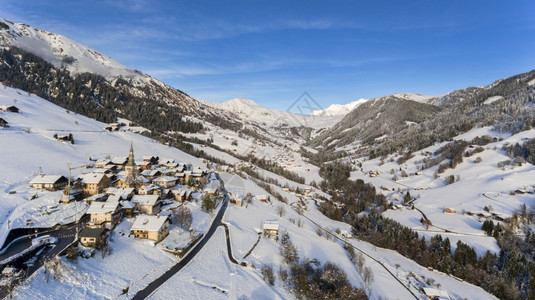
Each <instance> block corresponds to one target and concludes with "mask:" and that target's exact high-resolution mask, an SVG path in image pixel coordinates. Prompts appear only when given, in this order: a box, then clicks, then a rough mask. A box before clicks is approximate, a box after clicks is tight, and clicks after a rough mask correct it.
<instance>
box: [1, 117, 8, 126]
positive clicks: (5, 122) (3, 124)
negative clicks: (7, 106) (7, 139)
mask: <svg viewBox="0 0 535 300" xmlns="http://www.w3.org/2000/svg"><path fill="white" fill-rule="evenodd" d="M0 127H2V128H7V127H9V125H7V121H6V120H4V119H2V118H0Z"/></svg>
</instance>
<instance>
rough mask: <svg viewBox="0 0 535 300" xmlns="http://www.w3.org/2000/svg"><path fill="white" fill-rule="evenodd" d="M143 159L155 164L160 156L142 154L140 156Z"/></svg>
mask: <svg viewBox="0 0 535 300" xmlns="http://www.w3.org/2000/svg"><path fill="white" fill-rule="evenodd" d="M141 159H142V160H143V161H146V162H150V163H151V164H153V165H157V164H158V161H159V160H160V158H159V157H158V156H152V155H143V156H142V157H141Z"/></svg>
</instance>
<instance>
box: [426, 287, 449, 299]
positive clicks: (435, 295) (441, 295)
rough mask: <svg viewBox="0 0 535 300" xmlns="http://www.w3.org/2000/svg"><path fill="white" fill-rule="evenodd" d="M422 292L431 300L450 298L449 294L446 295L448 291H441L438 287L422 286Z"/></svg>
mask: <svg viewBox="0 0 535 300" xmlns="http://www.w3.org/2000/svg"><path fill="white" fill-rule="evenodd" d="M422 290H423V292H424V294H425V295H426V296H427V298H429V299H431V300H435V299H440V300H442V299H444V300H445V299H450V296H449V295H448V292H446V291H442V290H438V289H433V288H422Z"/></svg>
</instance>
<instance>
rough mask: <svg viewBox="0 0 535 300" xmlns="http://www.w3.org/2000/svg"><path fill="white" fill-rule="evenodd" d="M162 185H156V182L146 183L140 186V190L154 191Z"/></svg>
mask: <svg viewBox="0 0 535 300" xmlns="http://www.w3.org/2000/svg"><path fill="white" fill-rule="evenodd" d="M159 188H160V187H159V186H156V185H154V184H151V185H144V186H142V187H141V188H140V190H144V191H153V190H157V189H159Z"/></svg>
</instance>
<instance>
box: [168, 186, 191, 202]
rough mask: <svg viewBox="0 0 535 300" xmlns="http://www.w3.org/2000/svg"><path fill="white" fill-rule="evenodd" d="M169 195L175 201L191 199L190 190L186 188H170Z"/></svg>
mask: <svg viewBox="0 0 535 300" xmlns="http://www.w3.org/2000/svg"><path fill="white" fill-rule="evenodd" d="M171 195H172V196H173V198H175V200H176V201H179V202H183V201H186V200H190V199H191V191H190V190H186V189H178V190H172V191H171Z"/></svg>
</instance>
